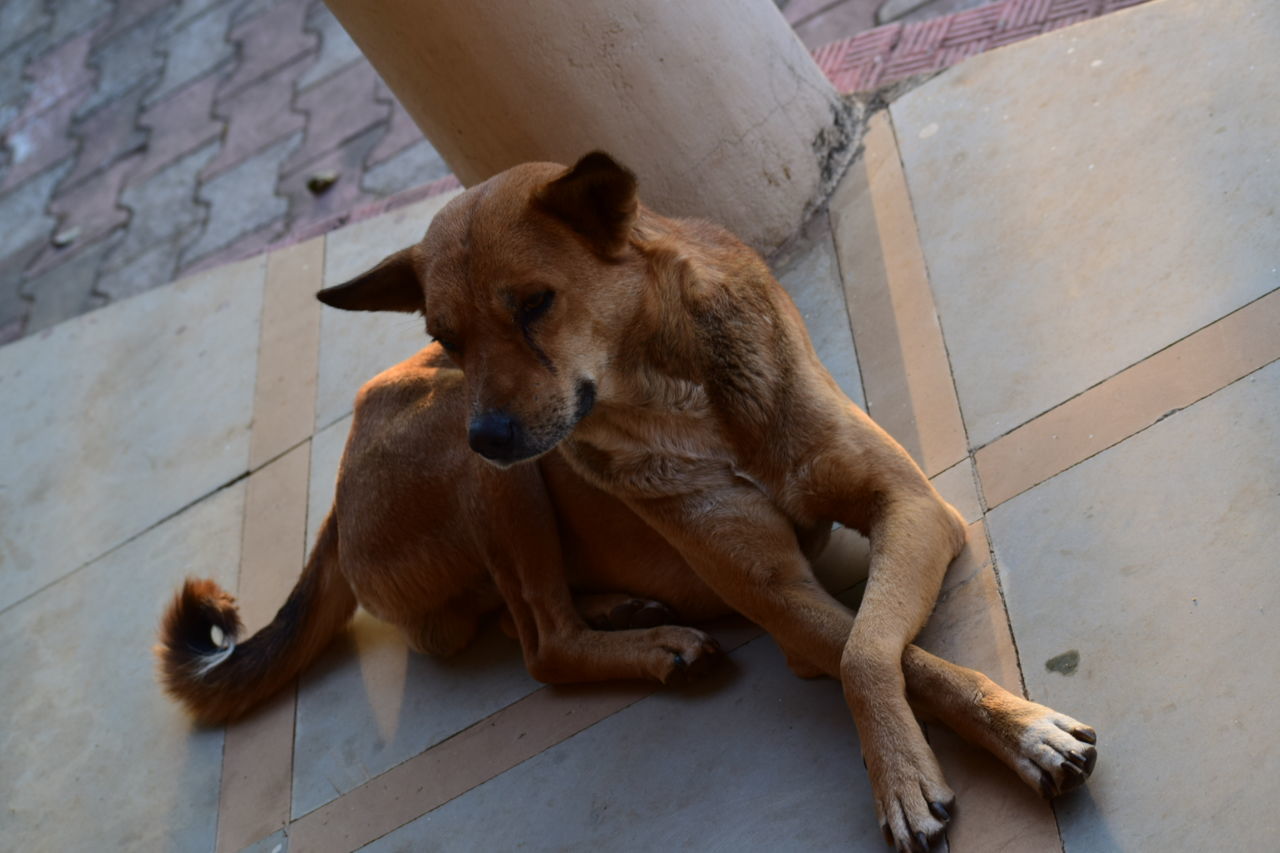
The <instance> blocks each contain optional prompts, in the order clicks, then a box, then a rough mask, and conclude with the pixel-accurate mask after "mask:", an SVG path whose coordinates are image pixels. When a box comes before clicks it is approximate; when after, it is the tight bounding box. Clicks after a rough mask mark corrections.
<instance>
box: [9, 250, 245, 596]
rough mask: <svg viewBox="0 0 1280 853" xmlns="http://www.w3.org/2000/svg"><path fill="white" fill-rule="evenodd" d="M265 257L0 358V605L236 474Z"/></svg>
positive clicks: (108, 311)
mask: <svg viewBox="0 0 1280 853" xmlns="http://www.w3.org/2000/svg"><path fill="white" fill-rule="evenodd" d="M264 271H265V261H264V260H263V259H261V258H257V259H253V260H249V261H244V262H241V263H237V264H232V265H229V266H226V267H221V268H219V269H216V270H212V271H210V272H207V273H203V274H201V275H198V276H195V277H193V278H190V279H187V280H185V281H182V282H178V283H177V284H173V285H170V286H168V287H162V288H160V289H158V290H153V291H150V292H148V293H145V294H142V295H140V296H137V297H134V298H132V299H127V300H125V301H123V302H119V303H116V304H114V305H110V306H107V307H106V308H103V309H102V310H100V311H95V312H93V313H91V314H86V315H84V316H82V317H77V318H75V319H74V320H71V321H69V322H66V323H63V324H61V325H59V326H56V327H54V328H52V329H50V330H49V331H47V332H45V333H43V334H40V335H35V336H32V337H29V338H25V339H23V340H21V341H18V342H16V343H13V344H10V345H9V346H7V347H4V348H3V349H0V397H3V399H4V401H5V403H4V405H3V406H0V435H2V436H4V458H5V462H4V465H3V467H2V468H0V608H3V607H5V606H8V605H10V604H12V603H13V602H15V601H17V600H19V599H21V598H22V597H23V596H26V595H29V594H31V593H32V592H34V591H35V590H37V589H39V588H41V587H42V586H44V585H46V584H48V583H50V582H52V581H54V580H57V579H58V578H60V577H62V576H64V575H66V574H67V573H68V572H70V571H72V570H74V569H75V568H77V567H79V566H82V565H84V564H85V563H87V562H89V561H90V560H92V559H94V558H96V557H98V556H100V555H101V554H103V553H105V552H106V551H107V550H108V549H110V548H113V547H115V546H117V545H119V544H120V543H121V542H124V541H125V540H127V539H128V538H129V537H131V536H135V535H137V534H138V533H140V532H141V531H143V530H145V529H146V528H147V527H148V526H150V525H152V524H155V523H156V522H158V521H160V520H161V519H163V518H165V517H167V516H169V515H170V514H172V513H174V512H177V511H178V510H179V509H181V508H182V507H184V506H186V505H187V504H189V503H191V502H192V501H194V500H196V499H198V498H200V497H201V496H203V495H206V494H209V493H210V492H212V491H213V490H214V489H216V488H218V487H219V486H221V485H222V484H224V483H227V482H229V481H231V480H232V479H234V478H235V477H236V476H238V475H240V474H241V473H243V472H244V471H245V468H246V465H247V463H248V458H249V425H250V422H251V421H252V417H253V415H252V406H253V384H254V373H255V365H256V359H257V354H258V324H259V315H260V313H261V308H262V289H263V279H264Z"/></svg>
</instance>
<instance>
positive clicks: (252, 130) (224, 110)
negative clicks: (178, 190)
mask: <svg viewBox="0 0 1280 853" xmlns="http://www.w3.org/2000/svg"><path fill="white" fill-rule="evenodd" d="M308 61H309V60H308V57H306V56H302V57H298V58H297V59H295V60H294V61H293V62H292V63H290V64H289V65H286V66H285V67H283V68H281V69H279V70H277V71H276V72H275V73H274V74H271V75H270V76H268V77H266V78H263V79H261V80H259V81H258V82H257V83H255V84H254V85H252V86H249V87H246V88H244V89H241V90H240V92H239V93H238V94H236V95H233V96H231V97H229V98H226V99H225V100H218V101H216V102H215V106H214V113H215V115H216V116H217V117H218V118H220V119H224V120H225V121H226V122H227V135H226V138H225V140H224V141H223V144H222V150H221V151H219V152H218V156H217V157H215V158H214V160H213V162H212V163H210V164H209V165H208V166H207V167H205V170H204V172H202V173H201V179H202V180H209V179H210V178H213V177H215V176H216V175H220V174H222V173H223V172H225V171H227V170H229V169H232V168H234V167H235V166H237V165H239V164H240V163H243V162H244V161H245V160H247V159H249V158H250V157H252V156H254V155H255V154H256V153H257V152H259V151H261V150H262V149H264V148H266V147H268V146H270V145H272V144H274V143H276V142H279V141H280V140H282V139H286V138H288V137H289V136H291V135H293V134H295V133H297V132H298V131H301V130H302V129H303V128H304V127H306V123H307V120H306V117H305V116H304V115H302V114H301V113H298V112H294V111H293V109H292V107H291V105H292V103H293V86H294V83H295V81H297V79H298V77H299V76H301V75H302V73H303V72H304V71H305V70H306V68H307V64H308Z"/></svg>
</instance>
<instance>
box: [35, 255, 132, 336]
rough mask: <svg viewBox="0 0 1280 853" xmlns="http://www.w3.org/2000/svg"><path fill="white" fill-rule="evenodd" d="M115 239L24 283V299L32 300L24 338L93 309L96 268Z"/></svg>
mask: <svg viewBox="0 0 1280 853" xmlns="http://www.w3.org/2000/svg"><path fill="white" fill-rule="evenodd" d="M118 237H119V234H118V233H117V235H115V236H114V237H113V238H111V239H107V240H100V241H99V242H98V243H96V244H94V245H92V246H90V247H89V248H87V249H85V250H84V251H82V252H80V253H79V254H78V255H76V256H75V257H74V258H72V259H71V260H69V261H67V262H66V263H65V264H61V265H59V266H57V267H55V268H53V269H51V270H49V271H48V272H46V273H44V274H43V275H38V276H35V277H34V278H31V279H29V280H28V281H27V283H26V284H25V285H24V286H23V294H24V296H25V297H26V298H27V299H29V300H31V314H30V316H29V317H28V319H27V328H26V333H27V334H32V333H34V332H38V331H40V330H41V329H47V328H49V327H50V326H52V325H54V324H55V323H58V322H60V321H62V320H65V319H66V318H67V317H74V316H76V315H77V314H83V313H84V312H85V311H88V310H90V309H92V308H94V307H96V304H97V301H96V300H95V299H94V298H93V289H94V282H95V281H96V280H97V277H98V267H99V265H100V264H101V263H102V258H103V256H104V255H106V253H107V252H109V251H110V250H111V248H112V242H113V240H115V239H118Z"/></svg>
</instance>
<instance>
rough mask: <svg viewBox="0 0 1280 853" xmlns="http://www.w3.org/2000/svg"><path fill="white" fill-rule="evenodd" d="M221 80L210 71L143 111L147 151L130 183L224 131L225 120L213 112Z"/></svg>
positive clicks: (142, 120) (140, 122) (147, 175)
mask: <svg viewBox="0 0 1280 853" xmlns="http://www.w3.org/2000/svg"><path fill="white" fill-rule="evenodd" d="M220 82H221V79H220V76H219V75H218V74H216V73H213V74H208V75H206V76H204V77H202V78H200V79H199V80H196V81H195V82H193V83H191V84H189V85H188V86H187V87H186V88H183V89H179V90H178V91H176V92H172V93H170V94H169V95H168V96H166V97H165V98H164V99H163V100H160V101H157V102H155V103H154V104H152V105H151V106H149V107H147V108H146V109H145V110H144V111H143V113H142V116H141V117H140V118H139V119H138V124H139V125H140V126H141V127H143V128H146V129H147V130H149V131H150V136H149V137H148V139H147V147H146V154H145V156H144V157H143V159H142V162H141V163H140V164H139V166H138V170H137V171H136V172H135V173H134V174H133V176H132V177H130V179H129V181H130V183H138V182H140V181H144V180H146V179H147V178H149V177H151V176H152V175H153V174H155V173H156V172H157V171H159V170H160V169H163V168H164V167H165V166H167V165H169V164H170V163H172V162H173V161H174V160H177V159H178V158H179V157H182V156H183V155H184V154H187V153H189V152H191V151H194V150H195V149H197V148H199V147H200V146H201V145H204V144H205V143H206V142H209V141H211V140H213V139H216V138H218V137H219V136H220V135H221V134H222V129H223V127H224V126H225V124H226V122H225V120H224V119H221V118H216V117H215V116H214V115H213V112H212V111H213V95H214V92H216V91H217V88H218V85H219V83H220ZM193 195H194V193H193Z"/></svg>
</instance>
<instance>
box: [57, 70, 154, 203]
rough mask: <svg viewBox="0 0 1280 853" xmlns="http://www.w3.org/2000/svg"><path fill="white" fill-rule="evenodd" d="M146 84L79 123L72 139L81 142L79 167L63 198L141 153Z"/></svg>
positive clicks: (66, 184)
mask: <svg viewBox="0 0 1280 853" xmlns="http://www.w3.org/2000/svg"><path fill="white" fill-rule="evenodd" d="M145 86H146V84H145V83H144V84H139V85H137V86H134V87H133V88H132V89H131V90H129V91H128V92H125V93H124V94H123V95H121V96H120V97H118V98H116V99H114V100H112V101H108V102H107V103H105V104H103V105H102V106H101V107H100V108H99V109H97V110H95V111H94V112H92V113H89V115H88V116H86V117H85V118H83V119H80V120H79V121H76V122H75V123H74V124H73V125H72V127H71V134H70V135H71V136H73V137H75V138H77V139H79V140H80V153H79V155H78V156H77V157H76V165H75V167H74V168H73V169H72V170H71V174H69V175H67V177H66V179H65V180H63V182H62V185H61V186H60V187H59V188H58V192H59V194H61V193H63V192H65V191H66V189H69V188H70V187H73V186H75V185H76V184H78V183H80V182H81V181H83V180H85V179H86V178H89V177H91V176H93V175H96V174H97V173H98V172H100V171H102V170H103V169H105V168H107V167H109V166H110V165H111V164H113V163H115V162H116V161H117V160H119V159H120V158H121V157H124V156H126V155H128V154H132V153H135V152H138V151H141V150H142V148H143V146H144V145H145V144H146V141H147V133H146V131H144V130H143V129H142V128H140V127H139V126H138V114H139V113H140V112H141V111H142V96H143V93H144V92H145V91H146V89H145Z"/></svg>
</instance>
